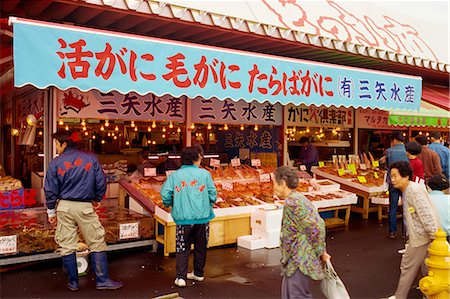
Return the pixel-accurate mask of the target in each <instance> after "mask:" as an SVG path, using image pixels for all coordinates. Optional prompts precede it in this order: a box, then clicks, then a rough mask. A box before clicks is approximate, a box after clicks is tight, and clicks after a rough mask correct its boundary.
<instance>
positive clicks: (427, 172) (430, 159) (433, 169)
mask: <svg viewBox="0 0 450 299" xmlns="http://www.w3.org/2000/svg"><path fill="white" fill-rule="evenodd" d="M414 139H415V140H416V141H417V143H419V144H420V145H421V146H422V152H421V153H420V154H419V155H417V157H418V158H419V159H420V160H422V164H423V172H424V177H425V182H428V180H429V179H430V178H431V177H432V176H435V175H441V174H442V167H441V159H440V158H439V155H438V154H437V153H436V152H434V151H432V150H430V149H429V148H428V146H427V137H425V136H422V135H418V136H416V137H415V138H414Z"/></svg>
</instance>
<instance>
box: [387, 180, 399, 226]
mask: <svg viewBox="0 0 450 299" xmlns="http://www.w3.org/2000/svg"><path fill="white" fill-rule="evenodd" d="M401 195H402V192H401V191H400V190H398V189H395V188H394V186H392V185H389V215H388V216H389V217H388V218H389V232H391V233H392V232H394V233H395V232H397V208H398V201H399V199H400V196H401Z"/></svg>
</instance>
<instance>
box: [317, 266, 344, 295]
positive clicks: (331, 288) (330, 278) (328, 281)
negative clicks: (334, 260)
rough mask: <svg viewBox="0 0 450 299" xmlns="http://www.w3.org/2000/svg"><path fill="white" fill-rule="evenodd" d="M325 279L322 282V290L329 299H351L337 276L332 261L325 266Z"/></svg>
mask: <svg viewBox="0 0 450 299" xmlns="http://www.w3.org/2000/svg"><path fill="white" fill-rule="evenodd" d="M324 270H325V277H324V278H323V279H322V280H321V281H320V290H321V291H322V293H323V294H324V295H325V297H327V298H328V299H350V296H349V295H348V292H347V289H346V288H345V285H344V283H343V282H342V280H341V279H340V278H339V276H338V275H337V273H336V271H335V270H334V268H333V265H332V264H331V261H330V260H327V262H326V264H325V269H324Z"/></svg>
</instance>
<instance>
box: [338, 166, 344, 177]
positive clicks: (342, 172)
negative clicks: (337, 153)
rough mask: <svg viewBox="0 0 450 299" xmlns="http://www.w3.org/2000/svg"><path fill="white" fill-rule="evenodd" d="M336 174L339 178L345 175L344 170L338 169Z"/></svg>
mask: <svg viewBox="0 0 450 299" xmlns="http://www.w3.org/2000/svg"><path fill="white" fill-rule="evenodd" d="M338 174H339V176H343V175H344V174H345V170H344V169H342V168H341V169H338Z"/></svg>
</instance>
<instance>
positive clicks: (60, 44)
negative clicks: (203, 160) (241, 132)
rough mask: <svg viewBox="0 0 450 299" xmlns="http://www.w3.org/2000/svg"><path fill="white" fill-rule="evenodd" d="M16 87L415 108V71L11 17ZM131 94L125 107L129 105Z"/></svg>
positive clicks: (418, 88)
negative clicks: (406, 72) (392, 70)
mask: <svg viewBox="0 0 450 299" xmlns="http://www.w3.org/2000/svg"><path fill="white" fill-rule="evenodd" d="M10 21H11V22H12V23H13V25H14V27H13V31H14V45H13V48H14V67H15V74H14V76H15V78H14V80H15V82H14V84H15V86H16V87H21V86H24V85H27V84H31V85H33V86H35V87H37V88H46V87H48V86H55V87H57V88H59V89H62V90H66V89H68V88H71V87H75V88H77V89H79V90H81V91H88V90H91V89H97V90H99V91H101V92H104V93H107V92H110V91H112V90H115V91H118V92H120V93H122V94H127V93H129V92H131V91H134V92H136V93H138V94H140V95H145V94H147V93H149V92H152V93H154V94H156V95H158V96H162V95H165V94H171V95H172V96H175V97H178V96H182V95H185V96H188V97H189V98H195V97H197V96H201V97H203V98H206V99H210V98H213V97H215V98H218V99H220V100H225V99H232V100H235V101H237V100H240V99H244V100H245V101H248V102H250V101H252V100H256V101H258V102H264V101H270V102H271V103H278V102H279V103H281V104H283V105H286V104H289V103H292V104H296V105H298V104H305V105H311V104H315V105H326V106H331V105H334V106H337V107H340V106H344V107H362V108H379V109H385V110H390V109H400V110H409V111H415V110H418V109H419V106H420V99H421V94H422V80H421V78H420V77H414V76H406V75H400V74H394V73H388V72H380V71H373V70H366V69H359V68H350V67H342V66H337V65H332V64H324V63H316V62H310V61H304V60H299V59H289V58H283V57H277V56H270V55H262V54H257V53H252V52H244V51H234V50H229V49H223V48H216V47H209V46H203V45H196V44H189V43H181V42H174V41H168V40H162V39H156V38H148V37H143V36H136V35H130V34H119V33H115V32H110V31H102V30H94V29H88V28H83V27H75V26H68V25H56V24H52V23H46V22H39V21H29V20H25V19H17V18H11V19H10ZM132 104H133V101H132V99H129V102H128V103H124V105H132Z"/></svg>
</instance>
